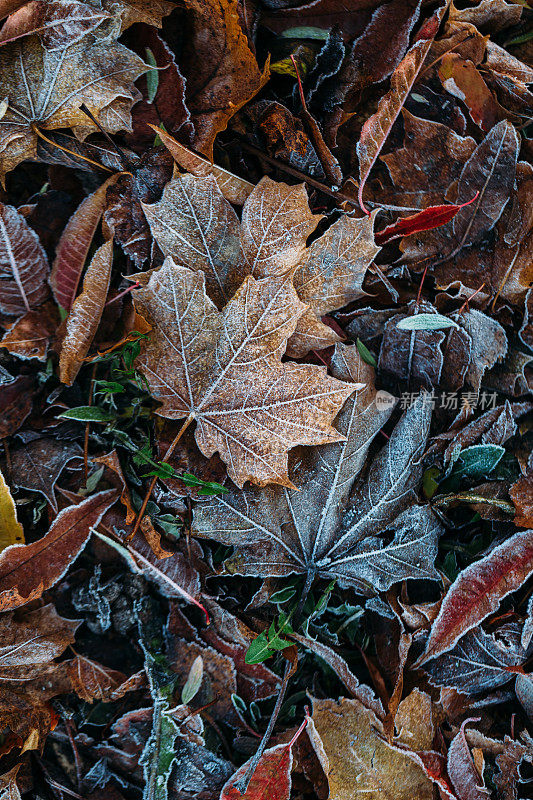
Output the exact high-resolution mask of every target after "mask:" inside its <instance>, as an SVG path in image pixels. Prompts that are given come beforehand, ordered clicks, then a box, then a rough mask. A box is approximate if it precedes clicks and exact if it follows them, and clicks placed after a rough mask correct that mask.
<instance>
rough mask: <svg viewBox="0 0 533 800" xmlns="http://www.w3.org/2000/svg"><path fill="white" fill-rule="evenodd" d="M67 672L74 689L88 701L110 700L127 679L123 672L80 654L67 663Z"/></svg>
mask: <svg viewBox="0 0 533 800" xmlns="http://www.w3.org/2000/svg"><path fill="white" fill-rule="evenodd" d="M67 674H68V676H69V678H70V680H71V683H72V688H73V690H74V691H75V692H76V694H77V695H78V697H81V699H82V700H85V702H87V703H93V702H94V701H95V700H97V701H99V702H103V703H105V702H107V701H109V700H110V698H111V696H112V695H113V694H114V693H115V692H116V691H117V690H118V689H119V688H120V686H122V685H123V684H124V683H125V682H126V680H127V679H126V676H125V675H124V674H123V673H122V672H118V671H117V670H114V669H109V668H108V667H104V666H103V664H99V663H98V662H97V661H92V660H91V659H90V658H86V657H85V656H80V655H76V657H75V658H73V659H72V660H71V661H69V662H68V663H67Z"/></svg>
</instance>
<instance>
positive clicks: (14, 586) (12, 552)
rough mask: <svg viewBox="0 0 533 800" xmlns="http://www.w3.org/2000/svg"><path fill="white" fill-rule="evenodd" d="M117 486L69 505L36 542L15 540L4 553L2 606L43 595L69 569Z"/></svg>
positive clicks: (0, 565)
mask: <svg viewBox="0 0 533 800" xmlns="http://www.w3.org/2000/svg"><path fill="white" fill-rule="evenodd" d="M116 499H117V493H116V491H115V490H114V489H111V490H109V491H106V492H99V493H98V494H95V495H93V496H92V497H88V498H87V499H86V500H83V501H82V502H81V503H79V504H78V505H75V506H70V507H69V508H65V509H64V510H63V511H61V512H60V514H59V515H58V516H57V517H56V519H55V521H54V522H53V524H52V526H51V528H50V530H49V531H48V533H47V534H46V535H45V536H43V538H42V539H38V540H37V541H36V542H33V544H26V545H25V544H14V545H11V546H10V547H7V548H6V549H5V550H3V551H2V553H1V554H0V608H1V609H2V611H7V610H9V609H12V608H17V607H18V606H21V605H24V603H27V602H29V601H30V600H33V599H34V598H36V597H40V596H41V595H42V593H43V592H44V591H45V590H46V589H49V588H50V587H51V586H53V585H54V583H56V582H57V581H58V580H59V579H60V578H61V576H62V575H64V573H65V572H66V570H67V569H68V567H69V566H70V564H71V563H72V561H73V560H74V559H75V558H76V556H77V555H78V553H79V552H80V551H81V550H82V548H83V546H84V545H85V543H86V542H87V540H88V538H89V536H90V535H91V528H92V527H93V526H95V525H97V524H98V522H99V520H100V519H101V517H102V516H103V515H104V513H105V512H106V511H107V509H108V508H109V507H110V506H111V505H112V504H113V503H114V502H115V500H116Z"/></svg>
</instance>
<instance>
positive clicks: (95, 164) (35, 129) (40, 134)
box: [31, 123, 113, 174]
mask: <svg viewBox="0 0 533 800" xmlns="http://www.w3.org/2000/svg"><path fill="white" fill-rule="evenodd" d="M31 129H32V131H33V133H34V134H35V135H36V136H38V137H39V139H42V140H43V141H45V142H46V143H47V144H51V145H52V147H57V149H58V150H63V152H64V153H68V154H69V155H70V156H74V158H81V160H82V161H87V163H88V164H92V165H93V167H98V169H104V170H105V171H106V172H111V174H113V170H112V169H110V168H109V167H104V165H103V164H99V163H98V161H93V160H92V158H87V156H82V154H81V153H75V152H74V150H69V149H68V147H63V145H61V144H58V143H57V142H54V141H53V140H52V139H49V138H48V136H45V135H44V133H43V132H42V131H41V130H39V128H38V127H37V125H35V124H33V123H32V126H31Z"/></svg>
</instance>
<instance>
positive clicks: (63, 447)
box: [11, 438, 82, 514]
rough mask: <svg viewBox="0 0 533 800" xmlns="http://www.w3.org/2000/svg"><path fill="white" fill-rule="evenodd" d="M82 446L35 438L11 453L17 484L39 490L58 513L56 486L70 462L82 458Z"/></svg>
mask: <svg viewBox="0 0 533 800" xmlns="http://www.w3.org/2000/svg"><path fill="white" fill-rule="evenodd" d="M81 456H82V451H81V448H80V447H79V446H78V445H76V444H74V443H70V442H62V441H58V440H57V439H47V438H43V439H34V440H33V441H30V442H28V443H27V444H25V445H23V446H22V447H20V448H19V449H18V450H14V451H13V453H12V454H11V476H12V482H13V485H14V486H18V487H20V488H22V489H29V490H30V491H32V492H39V493H40V494H42V495H43V497H45V498H46V499H47V500H48V502H49V503H50V505H51V506H52V508H53V510H54V511H55V513H56V514H57V501H56V498H55V493H54V488H55V485H56V482H57V479H58V478H59V476H60V475H61V473H62V472H63V469H64V468H65V467H66V466H67V464H68V463H69V462H70V461H72V460H73V459H75V458H78V459H80V460H81V458H80V457H81Z"/></svg>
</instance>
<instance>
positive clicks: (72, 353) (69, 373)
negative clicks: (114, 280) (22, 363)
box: [59, 239, 113, 386]
mask: <svg viewBox="0 0 533 800" xmlns="http://www.w3.org/2000/svg"><path fill="white" fill-rule="evenodd" d="M112 266H113V240H112V239H111V240H110V241H109V242H105V244H103V245H102V246H101V247H99V248H98V250H97V251H96V253H95V254H94V256H93V258H92V260H91V263H90V264H89V268H88V269H87V272H86V274H85V278H84V280H83V289H82V292H81V294H80V295H79V296H78V297H77V298H76V299H75V300H74V303H73V305H72V308H71V309H70V312H69V315H68V317H67V322H66V334H65V338H64V339H63V344H62V345H61V353H60V357H59V377H60V380H61V381H62V382H63V383H66V384H67V385H68V386H71V385H72V383H73V382H74V379H75V378H76V375H77V374H78V372H79V371H80V369H81V366H82V364H83V362H84V359H85V356H86V355H87V353H88V352H89V348H90V346H91V344H92V341H93V339H94V336H95V333H96V331H97V329H98V325H99V324H100V320H101V318H102V313H103V310H104V305H105V302H106V300H107V292H108V290H109V281H110V280H111V267H112Z"/></svg>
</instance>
